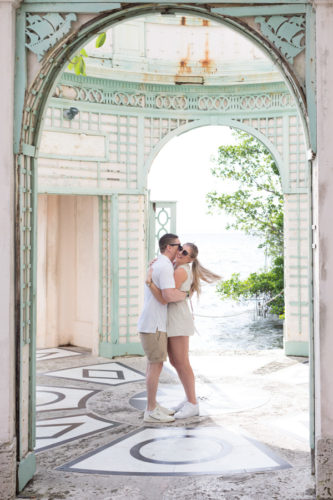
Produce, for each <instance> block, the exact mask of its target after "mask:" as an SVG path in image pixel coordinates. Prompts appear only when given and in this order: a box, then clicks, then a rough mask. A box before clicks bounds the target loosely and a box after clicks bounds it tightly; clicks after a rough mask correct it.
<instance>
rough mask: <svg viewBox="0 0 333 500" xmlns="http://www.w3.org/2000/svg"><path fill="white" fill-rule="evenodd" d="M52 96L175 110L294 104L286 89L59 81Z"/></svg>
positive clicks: (286, 106) (274, 107) (267, 107)
mask: <svg viewBox="0 0 333 500" xmlns="http://www.w3.org/2000/svg"><path fill="white" fill-rule="evenodd" d="M53 97H57V98H62V99H69V100H72V101H81V102H88V103H96V104H111V105H114V106H125V107H131V108H141V109H143V108H145V109H158V110H175V111H185V110H191V111H212V112H214V111H225V112H228V111H235V110H239V111H254V110H278V109H279V110H280V109H293V108H294V107H295V105H294V100H293V98H292V96H291V95H290V94H289V93H288V92H287V91H286V92H265V93H263V92H256V93H253V94H251V95H242V94H240V95H235V94H232V95H228V94H222V93H216V94H212V93H205V92H204V91H203V92H202V93H198V94H196V95H193V94H190V95H187V94H185V93H184V94H177V93H176V92H175V93H174V94H171V93H164V92H158V91H157V92H147V91H145V92H138V91H132V92H131V91H124V90H123V89H114V90H106V89H102V88H96V87H90V86H85V85H82V86H77V85H69V84H68V83H66V84H59V85H58V86H57V87H56V89H55V93H54V96H53Z"/></svg>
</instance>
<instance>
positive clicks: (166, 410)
mask: <svg viewBox="0 0 333 500" xmlns="http://www.w3.org/2000/svg"><path fill="white" fill-rule="evenodd" d="M156 406H157V407H158V408H159V409H160V410H161V411H163V413H165V414H166V415H174V414H175V413H176V410H171V409H170V408H165V406H161V405H160V404H159V403H156Z"/></svg>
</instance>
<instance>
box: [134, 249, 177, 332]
mask: <svg viewBox="0 0 333 500" xmlns="http://www.w3.org/2000/svg"><path fill="white" fill-rule="evenodd" d="M173 273H174V269H173V265H172V263H171V260H170V259H169V258H168V257H166V256H165V255H159V256H158V258H157V261H156V262H154V264H153V275H152V280H153V282H154V283H155V285H156V286H157V287H158V288H159V289H160V290H164V289H166V288H175V279H174V276H173ZM166 324H167V304H161V302H159V301H158V300H157V299H155V297H154V295H153V294H152V292H151V290H150V289H149V287H148V286H147V285H145V295H144V303H143V310H142V313H141V315H140V318H139V322H138V331H139V332H141V333H155V332H156V330H160V331H161V332H166Z"/></svg>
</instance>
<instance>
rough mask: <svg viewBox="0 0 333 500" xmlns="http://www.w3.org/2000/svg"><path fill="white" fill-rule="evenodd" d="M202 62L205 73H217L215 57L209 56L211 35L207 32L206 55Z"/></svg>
mask: <svg viewBox="0 0 333 500" xmlns="http://www.w3.org/2000/svg"><path fill="white" fill-rule="evenodd" d="M199 62H200V64H201V66H202V68H203V70H204V72H205V73H215V72H216V65H215V64H214V61H213V59H210V58H209V35H208V33H206V41H205V57H204V59H201V60H200V61H199Z"/></svg>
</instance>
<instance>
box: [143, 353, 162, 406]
mask: <svg viewBox="0 0 333 500" xmlns="http://www.w3.org/2000/svg"><path fill="white" fill-rule="evenodd" d="M162 368H163V362H159V363H151V362H149V361H148V364H147V371H146V387H147V410H148V411H152V410H154V409H155V407H156V394H157V387H158V381H159V378H160V374H161V371H162Z"/></svg>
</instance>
